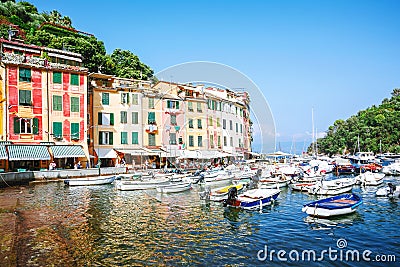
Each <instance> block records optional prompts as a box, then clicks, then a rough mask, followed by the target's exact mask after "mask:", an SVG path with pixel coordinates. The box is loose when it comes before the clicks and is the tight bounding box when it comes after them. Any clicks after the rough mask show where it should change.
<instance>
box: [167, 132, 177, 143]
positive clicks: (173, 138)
mask: <svg viewBox="0 0 400 267" xmlns="http://www.w3.org/2000/svg"><path fill="white" fill-rule="evenodd" d="M169 144H170V145H176V133H169Z"/></svg>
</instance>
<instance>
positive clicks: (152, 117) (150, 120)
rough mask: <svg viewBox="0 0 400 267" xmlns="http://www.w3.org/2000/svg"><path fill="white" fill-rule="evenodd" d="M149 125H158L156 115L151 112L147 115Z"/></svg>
mask: <svg viewBox="0 0 400 267" xmlns="http://www.w3.org/2000/svg"><path fill="white" fill-rule="evenodd" d="M147 120H148V124H155V123H156V113H155V112H149V113H148V115H147Z"/></svg>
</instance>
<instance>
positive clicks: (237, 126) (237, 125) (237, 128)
mask: <svg viewBox="0 0 400 267" xmlns="http://www.w3.org/2000/svg"><path fill="white" fill-rule="evenodd" d="M236 132H237V133H238V132H239V124H238V123H236Z"/></svg>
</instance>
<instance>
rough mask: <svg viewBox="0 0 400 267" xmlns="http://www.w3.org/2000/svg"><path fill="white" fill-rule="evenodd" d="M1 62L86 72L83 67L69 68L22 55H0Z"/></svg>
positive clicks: (43, 59) (69, 66)
mask: <svg viewBox="0 0 400 267" xmlns="http://www.w3.org/2000/svg"><path fill="white" fill-rule="evenodd" d="M0 55H1V61H2V62H3V63H6V64H16V65H22V64H24V65H29V66H32V67H42V68H45V67H46V68H51V69H61V70H73V71H88V69H87V68H85V67H80V66H71V65H66V64H61V63H54V62H49V61H48V60H47V59H45V58H38V57H26V56H24V55H19V54H13V53H0Z"/></svg>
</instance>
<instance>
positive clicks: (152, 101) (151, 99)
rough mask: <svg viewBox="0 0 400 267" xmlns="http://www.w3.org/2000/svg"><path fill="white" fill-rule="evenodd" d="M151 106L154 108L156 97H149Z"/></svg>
mask: <svg viewBox="0 0 400 267" xmlns="http://www.w3.org/2000/svg"><path fill="white" fill-rule="evenodd" d="M149 108H154V98H149Z"/></svg>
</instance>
